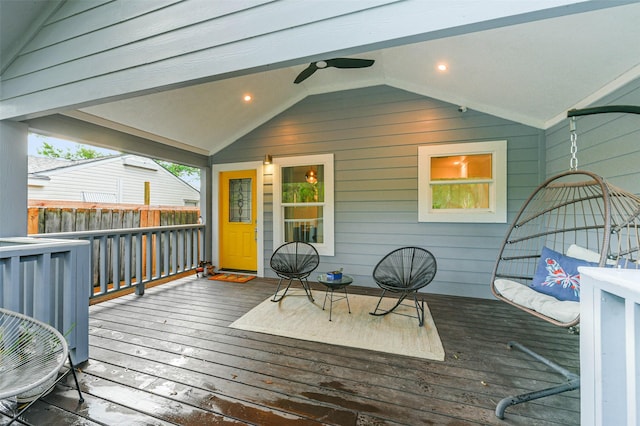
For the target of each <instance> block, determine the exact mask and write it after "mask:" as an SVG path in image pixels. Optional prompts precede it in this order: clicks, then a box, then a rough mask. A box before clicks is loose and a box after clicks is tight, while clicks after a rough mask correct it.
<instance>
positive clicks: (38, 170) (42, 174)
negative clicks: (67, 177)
mask: <svg viewBox="0 0 640 426" xmlns="http://www.w3.org/2000/svg"><path fill="white" fill-rule="evenodd" d="M119 159H121V160H122V163H123V164H124V165H128V166H134V167H142V168H145V169H153V170H160V169H162V170H163V171H164V173H167V174H169V175H171V176H172V177H174V178H175V179H177V180H179V181H180V182H181V183H183V184H184V185H187V186H188V187H189V188H190V189H194V190H196V191H199V189H198V188H195V187H194V186H193V185H192V184H191V183H189V182H187V181H185V180H184V179H182V178H180V177H178V176H176V175H174V174H173V173H171V172H170V171H169V170H167V169H166V168H165V167H163V166H162V165H161V164H158V163H157V162H156V161H155V160H153V159H150V158H145V157H140V156H137V155H133V154H115V155H107V156H104V157H97V158H89V159H83V160H66V159H64V158H48V157H36V156H34V155H29V156H28V162H27V164H28V166H27V167H28V173H29V178H31V179H34V178H35V179H43V178H46V177H47V175H48V174H50V173H51V172H55V173H59V172H64V171H65V169H70V168H73V167H76V166H85V165H88V164H91V163H102V162H106V161H114V160H119Z"/></svg>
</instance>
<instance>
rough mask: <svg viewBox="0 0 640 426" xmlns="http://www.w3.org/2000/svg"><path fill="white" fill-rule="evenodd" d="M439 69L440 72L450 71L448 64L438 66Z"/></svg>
mask: <svg viewBox="0 0 640 426" xmlns="http://www.w3.org/2000/svg"><path fill="white" fill-rule="evenodd" d="M437 68H438V71H446V70H448V69H449V67H448V66H447V64H438V66H437Z"/></svg>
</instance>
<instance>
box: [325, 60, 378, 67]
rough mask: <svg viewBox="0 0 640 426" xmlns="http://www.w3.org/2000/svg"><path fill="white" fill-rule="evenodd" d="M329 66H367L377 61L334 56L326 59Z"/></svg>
mask: <svg viewBox="0 0 640 426" xmlns="http://www.w3.org/2000/svg"><path fill="white" fill-rule="evenodd" d="M325 62H326V63H327V66H328V67H334V68H367V67H370V66H371V65H373V63H374V62H375V61H374V60H373V59H358V58H334V59H327V60H326V61H325Z"/></svg>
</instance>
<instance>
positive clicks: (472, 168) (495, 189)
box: [418, 141, 507, 223]
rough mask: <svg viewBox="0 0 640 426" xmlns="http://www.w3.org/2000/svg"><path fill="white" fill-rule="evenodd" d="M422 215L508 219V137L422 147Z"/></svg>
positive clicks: (468, 219) (427, 217) (432, 218)
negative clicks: (506, 139)
mask: <svg viewBox="0 0 640 426" xmlns="http://www.w3.org/2000/svg"><path fill="white" fill-rule="evenodd" d="M418 221H419V222H492V223H505V222H506V221H507V141H491V142H471V143H460V144H442V145H427V146H419V147H418Z"/></svg>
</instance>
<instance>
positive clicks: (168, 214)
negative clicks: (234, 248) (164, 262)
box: [28, 200, 201, 287]
mask: <svg viewBox="0 0 640 426" xmlns="http://www.w3.org/2000/svg"><path fill="white" fill-rule="evenodd" d="M28 215H29V216H28V234H29V235H34V236H36V235H37V236H41V237H46V235H43V234H59V233H63V232H64V233H67V232H69V233H70V232H90V231H107V230H116V229H134V228H157V227H159V226H178V225H194V224H197V223H199V222H200V209H199V208H198V207H180V206H147V205H133V204H108V203H85V202H70V201H50V200H46V201H45V200H29V210H28ZM56 238H65V237H64V236H61V235H56ZM155 238H156V236H155V235H154V236H153V240H151V241H150V242H151V243H154V242H155ZM107 244H108V245H107V247H105V248H104V249H103V250H100V246H99V244H98V243H97V242H92V247H91V251H92V262H91V263H92V265H93V267H92V271H91V276H92V283H93V285H94V286H98V285H99V284H100V282H101V281H104V279H105V278H106V281H107V283H109V284H110V285H114V286H115V287H118V286H119V285H120V283H113V279H114V278H115V277H123V276H125V275H126V273H125V270H124V268H125V264H126V263H125V262H124V261H123V259H121V257H122V254H123V253H124V240H122V241H119V242H118V245H119V246H120V247H119V250H113V249H112V247H111V245H112V244H113V241H112V240H111V239H110V238H109V239H108V243H107ZM198 244H199V243H198ZM143 245H144V246H143V250H145V249H146V240H145V241H143ZM101 253H102V254H103V255H104V256H105V257H104V258H103V259H102V260H101V259H100V257H101ZM118 253H119V254H118ZM114 256H117V257H114ZM131 256H133V257H134V258H133V260H132V261H133V263H134V264H135V263H136V262H142V263H141V265H142V268H143V269H142V270H145V271H146V268H147V266H146V265H147V257H146V256H145V257H143V258H142V259H136V258H135V256H136V255H135V252H134V253H132V254H131ZM198 260H201V259H194V261H195V262H197V261H198ZM149 261H150V262H151V264H150V265H149V266H150V268H151V275H152V276H156V275H161V274H160V271H158V270H157V262H158V259H157V258H156V252H153V255H152V256H151V257H150V258H149ZM101 262H104V264H105V265H107V266H106V268H107V271H108V272H107V276H106V277H103V278H101V275H100V274H101V271H100V264H101ZM112 265H119V266H118V268H117V269H118V271H115V276H114V270H113V268H112ZM175 272H176V271H172V272H171V273H175ZM102 273H104V271H103V272H102ZM167 273H168V272H167ZM133 277H135V273H134V275H133ZM136 279H137V280H139V281H143V280H148V279H151V276H149V277H136ZM116 280H117V281H119V280H118V279H117V278H116ZM103 284H104V283H103Z"/></svg>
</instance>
